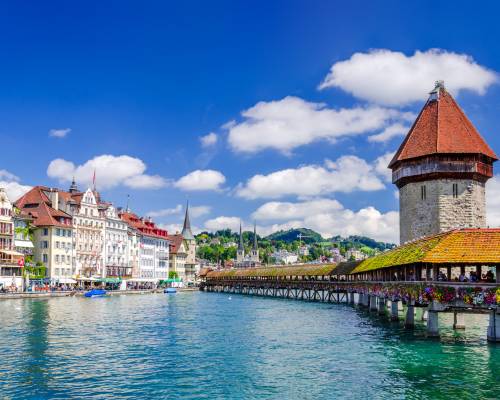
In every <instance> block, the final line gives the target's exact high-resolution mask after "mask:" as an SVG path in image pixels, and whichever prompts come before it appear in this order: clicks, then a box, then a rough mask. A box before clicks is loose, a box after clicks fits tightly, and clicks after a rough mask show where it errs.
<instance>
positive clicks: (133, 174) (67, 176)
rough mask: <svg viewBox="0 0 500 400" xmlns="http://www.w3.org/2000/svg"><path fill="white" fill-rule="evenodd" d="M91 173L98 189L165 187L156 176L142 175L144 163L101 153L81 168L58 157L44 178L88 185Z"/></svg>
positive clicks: (162, 180) (164, 181)
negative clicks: (74, 181)
mask: <svg viewBox="0 0 500 400" xmlns="http://www.w3.org/2000/svg"><path fill="white" fill-rule="evenodd" d="M94 171H95V174H96V184H97V187H98V188H99V189H110V188H113V187H116V186H119V185H123V186H127V187H130V188H132V189H158V188H161V187H164V186H166V184H167V181H166V180H165V179H164V178H162V177H161V176H159V175H147V174H145V173H144V172H145V171H146V164H145V163H144V162H143V161H142V160H140V159H139V158H134V157H130V156H127V155H121V156H113V155H109V154H103V155H100V156H96V157H94V158H93V159H91V160H88V161H87V162H85V163H84V164H82V165H75V164H74V163H72V162H71V161H67V160H64V159H61V158H57V159H55V160H52V161H51V162H50V164H49V166H48V168H47V175H48V176H49V177H50V178H54V179H57V180H59V182H61V183H63V182H70V181H71V180H72V178H73V177H74V178H75V180H76V181H77V182H78V183H80V184H84V185H90V184H91V183H92V179H93V175H94Z"/></svg>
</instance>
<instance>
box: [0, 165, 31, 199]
mask: <svg viewBox="0 0 500 400" xmlns="http://www.w3.org/2000/svg"><path fill="white" fill-rule="evenodd" d="M19 181H20V179H19V177H18V176H16V175H14V174H13V173H11V172H9V171H7V170H5V169H0V188H3V189H5V192H6V193H7V197H8V198H9V200H10V201H12V202H14V201H16V200H17V199H18V198H19V197H21V196H22V195H23V194H25V193H26V192H27V191H28V190H30V189H31V186H28V185H22V184H21V183H20V182H19Z"/></svg>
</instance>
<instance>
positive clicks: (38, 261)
mask: <svg viewBox="0 0 500 400" xmlns="http://www.w3.org/2000/svg"><path fill="white" fill-rule="evenodd" d="M184 235H186V236H187V237H184ZM171 250H172V253H171ZM0 252H1V253H0V263H1V265H2V270H1V271H0V276H1V277H2V278H0V284H2V285H3V286H4V287H9V286H15V287H17V288H20V287H22V286H23V283H24V282H23V279H24V278H22V276H29V277H31V280H43V279H50V281H51V283H53V284H67V285H71V284H77V283H84V282H86V283H87V284H88V283H89V282H93V281H99V282H105V283H116V284H121V285H123V286H124V287H125V286H126V283H125V282H129V285H132V286H133V285H135V286H143V285H145V284H150V285H155V284H157V283H158V282H160V281H165V280H167V279H168V278H169V272H173V273H175V274H174V275H175V276H176V277H177V278H180V279H181V280H184V281H188V280H194V279H195V278H196V273H197V268H196V259H195V254H196V240H195V238H194V236H193V234H192V232H191V226H190V222H189V215H188V210H187V209H186V220H185V222H184V229H183V234H176V235H169V234H168V232H167V231H166V230H165V229H162V228H160V227H158V226H157V225H156V224H155V223H154V222H153V220H152V219H151V218H141V217H139V216H137V215H136V214H134V213H133V212H131V211H130V210H129V209H125V210H123V209H120V208H116V207H115V206H114V205H113V204H111V203H109V202H105V201H103V200H102V199H101V196H100V193H99V192H97V190H95V188H94V189H92V188H88V189H87V190H85V191H83V192H82V191H79V190H78V188H77V186H76V184H75V182H74V181H73V182H72V184H71V186H70V188H69V190H68V191H64V190H61V189H57V188H49V187H45V186H35V187H33V188H32V189H31V190H29V191H28V192H27V193H26V194H24V195H23V196H21V197H20V198H19V199H17V200H16V201H15V202H14V203H13V204H12V203H11V202H10V201H9V199H8V197H7V195H6V193H5V191H3V190H2V189H0ZM25 261H26V265H24V264H25ZM23 268H26V269H24V270H23ZM23 272H24V273H23ZM170 275H172V274H170Z"/></svg>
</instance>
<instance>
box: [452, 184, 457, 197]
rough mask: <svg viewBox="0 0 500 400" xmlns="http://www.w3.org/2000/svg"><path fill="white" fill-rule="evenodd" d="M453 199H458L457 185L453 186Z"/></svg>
mask: <svg viewBox="0 0 500 400" xmlns="http://www.w3.org/2000/svg"><path fill="white" fill-rule="evenodd" d="M453 198H455V199H456V198H458V183H454V184H453Z"/></svg>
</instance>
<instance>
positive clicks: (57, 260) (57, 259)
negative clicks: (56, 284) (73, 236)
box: [56, 254, 59, 264]
mask: <svg viewBox="0 0 500 400" xmlns="http://www.w3.org/2000/svg"><path fill="white" fill-rule="evenodd" d="M56 264H59V254H56Z"/></svg>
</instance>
